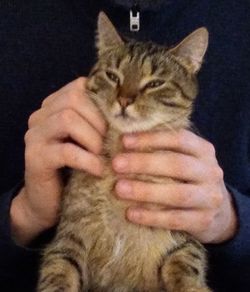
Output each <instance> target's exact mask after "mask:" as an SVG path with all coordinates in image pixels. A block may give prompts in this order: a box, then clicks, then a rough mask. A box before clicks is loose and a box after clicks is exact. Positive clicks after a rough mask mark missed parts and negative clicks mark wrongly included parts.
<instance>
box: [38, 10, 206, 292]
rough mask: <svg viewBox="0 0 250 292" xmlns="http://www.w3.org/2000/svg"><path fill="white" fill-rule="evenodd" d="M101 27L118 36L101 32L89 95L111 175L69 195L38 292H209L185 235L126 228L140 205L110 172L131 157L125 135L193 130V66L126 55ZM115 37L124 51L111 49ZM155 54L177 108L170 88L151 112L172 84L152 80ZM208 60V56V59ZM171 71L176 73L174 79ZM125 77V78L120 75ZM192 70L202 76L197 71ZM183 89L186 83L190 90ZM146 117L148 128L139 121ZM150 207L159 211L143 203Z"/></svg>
mask: <svg viewBox="0 0 250 292" xmlns="http://www.w3.org/2000/svg"><path fill="white" fill-rule="evenodd" d="M100 25H102V26H103V25H104V26H105V25H107V26H108V27H109V29H110V30H111V36H110V38H109V36H106V34H107V31H106V30H105V29H103V33H100V32H99V33H100V34H101V35H100V36H99V37H100V39H99V54H100V58H99V61H98V62H97V64H96V66H95V67H94V68H93V70H92V72H91V74H90V76H89V79H88V82H87V89H88V92H89V95H90V97H91V98H92V99H93V101H94V102H95V103H96V105H97V106H98V107H99V108H100V109H101V111H102V112H103V113H104V116H105V117H106V119H107V120H108V123H109V130H108V133H107V135H106V138H105V144H104V149H103V160H104V164H105V170H104V174H103V176H102V178H98V177H95V176H93V175H90V174H87V173H84V172H80V171H74V172H73V175H72V177H71V179H70V181H69V183H68V185H67V187H66V189H65V192H64V196H63V202H62V211H61V219H60V223H59V225H58V229H57V234H56V237H55V239H54V240H53V242H52V243H51V244H50V245H49V246H48V248H47V249H46V250H45V254H44V259H43V265H42V269H41V276H40V280H39V287H38V291H39V292H42V291H43V292H45V291H46V292H52V291H54V292H55V291H65V292H66V291H69V292H82V291H93V292H99V291H100V292H101V291H102V292H104V291H110V292H111V291H112V292H129V291H131V292H132V291H134V292H136V291H138V292H142V291H145V292H146V291H150V292H154V291H168V292H172V291H176V292H191V291H193V292H198V291H204V292H205V291H210V290H209V288H208V287H207V286H206V284H205V269H206V256H205V251H204V248H203V247H202V245H201V244H200V243H199V242H197V241H196V240H194V239H193V238H191V237H190V236H189V235H187V234H186V233H184V232H171V231H168V230H164V229H160V228H150V227H144V226H140V225H136V224H133V223H130V222H129V221H127V220H126V217H125V212H126V209H127V208H128V207H129V206H131V205H133V204H136V203H134V202H130V201H122V200H118V199H117V196H116V194H115V191H114V186H115V184H116V182H117V180H118V176H117V174H116V173H115V172H114V171H113V170H112V165H111V162H112V158H113V157H114V156H115V155H116V154H118V153H120V152H124V151H125V149H123V146H122V143H121V137H122V134H123V133H124V132H135V131H143V130H155V131H156V130H157V131H161V130H166V129H170V130H178V129H183V128H188V126H189V115H190V113H191V104H192V101H193V99H194V97H195V96H196V93H197V85H196V81H195V80H194V78H193V74H189V75H188V74H187V73H186V72H185V70H188V69H186V67H185V66H187V68H188V66H189V65H190V64H189V63H188V62H186V63H185V61H184V64H185V66H183V65H180V64H178V62H179V61H178V59H175V58H174V57H173V56H174V51H173V52H171V53H167V54H165V55H163V48H160V47H158V48H157V47H156V46H153V45H152V44H148V45H146V44H144V45H143V44H140V43H133V42H131V43H130V44H129V45H126V46H125V47H124V43H123V42H122V40H121V39H120V38H119V36H118V35H117V33H116V32H115V30H114V28H113V27H112V26H110V25H111V24H110V23H109V21H108V20H107V19H106V17H105V16H104V15H101V16H100V18H99V30H100ZM102 34H103V35H102ZM111 37H112V38H111ZM115 37H116V38H117V40H116V41H117V42H118V45H117V44H112V42H114V40H115ZM105 42H106V46H105V44H104V43H105ZM109 42H111V43H109ZM119 42H120V43H119ZM107 44H108V46H111V47H112V46H114V45H115V50H114V49H111V52H110V51H109V49H108V46H107ZM122 46H123V48H120V47H122ZM204 47H206V45H204ZM103 48H104V49H103ZM178 50H180V48H179V47H177V51H178ZM143 52H144V53H143ZM150 52H151V55H155V57H156V59H157V60H158V62H159V63H160V61H161V58H160V56H161V55H162V67H163V65H164V64H165V67H163V68H162V70H161V71H164V70H165V71H167V73H166V72H162V73H161V74H165V75H166V74H167V76H168V78H176V76H175V75H176V74H177V75H178V74H179V76H178V79H177V80H176V81H175V82H172V88H171V86H168V87H169V88H168V89H167V91H168V92H173V90H174V89H173V85H174V86H176V88H175V91H176V93H175V98H174V100H169V99H167V98H166V97H165V95H164V92H166V88H165V89H164V88H163V89H164V92H161V91H159V92H158V98H159V99H160V100H161V105H159V104H156V106H155V107H154V106H153V103H151V104H150V107H149V106H148V107H147V106H146V105H145V98H146V97H144V96H146V94H145V91H147V90H148V89H149V93H148V92H147V98H149V97H150V90H151V89H153V91H154V88H158V87H159V88H161V86H163V87H164V84H165V81H164V83H161V82H163V81H162V80H163V78H158V79H154V80H153V82H156V83H152V80H151V79H149V78H148V76H149V75H150V74H151V75H152V74H155V72H153V71H157V70H158V68H154V67H155V66H156V65H155V64H154V62H155V61H152V60H154V59H152V56H151V57H150ZM204 52H205V49H204V48H203V49H202V52H201V53H200V55H201V57H203V55H204ZM157 54H158V55H157ZM114 56H115V57H114ZM124 56H125V57H124ZM148 56H149V60H147V58H148ZM150 58H151V59H150ZM181 61H182V59H181ZM200 61H201V60H198V62H200ZM163 63H164V64H163ZM114 64H115V65H114ZM139 64H140V65H139ZM142 64H143V65H142ZM166 64H167V65H166ZM114 66H116V68H114ZM169 67H172V68H173V69H172V71H171V70H169ZM103 68H106V69H105V70H104V69H103ZM107 68H108V71H107ZM142 68H143V70H142ZM118 69H119V70H120V71H122V72H126V74H125V73H124V74H123V75H122V74H120V72H118V71H119V70H118ZM163 69H164V70H163ZM168 70H169V72H168ZM191 70H193V71H195V65H194V66H193V69H191ZM149 72H150V73H149ZM180 72H182V73H180ZM103 74H106V75H105V77H104V75H103ZM116 74H117V75H116ZM185 74H186V75H187V77H186V79H188V81H186V85H185V80H184V79H185V77H184V76H185ZM158 76H159V72H158ZM107 79H108V80H107ZM157 82H158V83H157ZM138 83H139V84H140V87H141V88H142V89H141V90H139V92H140V93H139V96H140V97H141V99H142V101H141V103H139V102H138V103H137V104H136V102H135V99H138V100H139V97H138V88H136V84H137V85H138ZM180 83H183V88H182V87H180ZM188 83H189V85H188ZM121 84H123V86H121ZM169 84H170V83H169ZM181 86H182V85H181ZM163 89H162V91H163ZM105 90H106V91H105ZM177 91H178V94H177ZM111 92H112V94H113V95H114V96H118V97H116V98H117V99H118V100H119V102H115V103H114V97H113V99H112V94H111ZM117 92H119V93H117ZM105 94H106V95H105ZM108 94H109V95H110V96H108ZM135 94H137V95H136V97H135ZM151 95H152V93H151ZM104 96H106V99H104ZM148 96H149V97H148ZM183 96H184V97H183ZM132 97H133V98H132ZM108 98H110V101H109V100H108V101H107V99H108ZM116 98H115V99H116ZM143 98H144V100H143ZM150 98H151V99H152V97H150ZM148 102H150V101H148ZM133 104H135V106H134V105H133ZM131 105H132V106H131ZM166 107H168V108H169V109H168V111H169V112H168V115H166V112H164V110H165V108H166ZM156 112H157V115H155V116H154V114H155V113H156ZM138 113H140V115H139V114H138ZM150 115H152V119H150ZM141 117H143V119H144V120H142V119H141V120H138V121H136V120H137V119H140V118H141ZM151 151H152V150H151V149H148V152H151ZM144 152H145V149H144ZM129 178H130V179H137V180H142V181H147V182H154V183H157V182H161V183H171V182H173V181H172V180H171V179H170V178H166V177H159V176H158V177H157V176H152V175H151V176H150V175H142V174H134V175H130V176H129ZM141 204H142V203H141ZM144 207H151V208H152V207H155V208H159V207H160V206H156V205H155V206H154V205H153V204H148V206H147V204H146V203H144Z"/></svg>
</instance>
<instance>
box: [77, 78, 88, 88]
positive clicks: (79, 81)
mask: <svg viewBox="0 0 250 292" xmlns="http://www.w3.org/2000/svg"><path fill="white" fill-rule="evenodd" d="M85 82H86V78H85V77H82V76H80V77H78V78H77V79H76V87H77V88H79V89H81V90H83V89H84V84H85Z"/></svg>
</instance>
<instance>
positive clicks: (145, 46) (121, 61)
mask: <svg viewBox="0 0 250 292" xmlns="http://www.w3.org/2000/svg"><path fill="white" fill-rule="evenodd" d="M107 61H108V63H109V64H108V65H109V66H111V67H113V68H114V69H118V70H119V71H120V72H122V73H125V74H135V73H136V74H139V75H153V74H155V73H159V72H158V71H160V72H162V71H163V69H165V71H168V67H170V63H171V62H172V61H171V56H170V54H169V52H168V50H167V48H166V47H162V46H159V45H155V44H154V43H151V42H149V43H141V42H135V41H131V42H127V43H126V44H125V45H123V46H121V47H119V48H117V49H116V50H114V51H113V52H112V54H111V56H110V58H108V60H107Z"/></svg>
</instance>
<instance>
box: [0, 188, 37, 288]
mask: <svg viewBox="0 0 250 292" xmlns="http://www.w3.org/2000/svg"><path fill="white" fill-rule="evenodd" d="M19 189H20V186H19V187H15V188H14V189H12V190H11V191H9V192H7V193H4V194H2V195H1V196H0V290H1V291H18V286H19V289H20V285H22V287H27V289H26V290H25V291H31V290H30V289H29V288H28V287H30V286H32V285H33V283H32V280H31V282H29V284H28V285H27V279H35V278H36V276H34V275H32V273H35V271H36V270H37V263H38V259H39V249H31V248H25V247H21V246H18V245H17V244H16V243H15V242H14V241H13V239H12V237H11V230H10V215H9V214H10V206H11V201H12V199H13V198H14V197H15V195H16V194H17V193H18V191H19ZM31 275H32V278H30V277H31ZM27 276H30V277H29V278H27ZM24 279H25V280H26V283H25V282H24ZM4 289H8V290H4ZM10 289H11V290H10Z"/></svg>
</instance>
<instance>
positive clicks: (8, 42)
mask: <svg viewBox="0 0 250 292" xmlns="http://www.w3.org/2000/svg"><path fill="white" fill-rule="evenodd" d="M119 2H122V1H119ZM125 2H126V1H125ZM160 2H161V1H160ZM162 2H163V3H164V4H163V5H161V6H159V7H156V8H154V9H153V10H150V8H149V7H147V8H146V9H144V10H142V13H141V31H140V32H139V33H129V14H128V7H126V5H125V6H119V5H116V4H114V3H115V0H113V1H109V0H104V1H87V0H86V1H85V0H71V1H69V0H60V1H59V0H53V1H48V0H37V1H33V0H22V1H15V0H7V1H1V4H0V76H1V77H0V137H1V138H0V139H1V140H0V141H1V143H0V161H1V169H2V175H1V176H0V194H1V195H0V214H1V215H0V216H1V217H0V291H25V292H29V291H34V287H35V282H36V279H37V271H38V260H39V255H40V252H39V250H37V249H31V248H30V249H28V248H27V249H25V248H22V247H18V246H16V245H15V243H14V242H13V240H12V238H11V235H10V222H9V208H10V204H11V200H12V198H13V197H14V196H15V195H16V193H17V190H18V187H15V186H16V185H18V184H19V183H21V182H22V179H23V172H24V143H23V136H24V134H25V131H26V130H27V119H28V117H29V115H30V114H31V113H32V112H33V111H34V110H36V109H37V108H39V107H40V104H41V101H42V100H43V99H44V98H45V97H46V96H48V95H49V94H51V93H52V92H54V91H56V90H57V89H59V88H60V87H61V86H63V85H65V84H66V83H68V82H69V81H71V80H73V79H75V78H76V77H78V76H81V75H83V76H86V75H87V74H88V72H89V69H90V67H91V66H92V64H93V63H94V60H95V49H94V31H95V29H96V17H97V14H98V12H99V11H100V10H104V11H105V12H106V13H107V14H108V15H109V17H110V18H111V20H112V21H113V22H114V24H115V25H116V26H117V27H118V29H119V30H120V31H121V32H123V33H124V34H125V35H127V36H130V37H131V36H132V37H133V38H137V39H140V40H153V41H156V42H158V43H161V44H168V45H173V44H175V43H177V42H178V41H180V40H181V39H182V38H183V37H185V36H186V35H187V34H189V33H190V32H192V31H193V30H194V29H196V28H198V27H200V26H206V27H207V28H208V30H209V32H210V44H209V49H208V52H207V54H206V58H205V63H204V64H203V67H202V70H201V72H200V74H199V81H200V94H199V96H198V99H197V102H196V105H195V112H194V114H193V117H192V119H193V122H194V124H195V125H196V127H197V128H198V129H199V132H200V133H201V135H202V136H203V137H205V138H206V139H208V140H209V141H210V142H212V143H213V144H214V146H215V148H216V153H217V158H218V161H219V164H220V165H221V167H222V168H223V170H224V174H225V182H226V184H227V185H228V188H229V189H230V191H231V193H232V195H233V198H234V201H235V207H236V210H237V213H238V217H239V230H238V233H237V235H236V236H235V237H234V238H233V239H232V240H230V241H229V242H225V243H223V244H219V245H208V246H207V248H208V254H209V261H210V264H209V266H210V268H209V282H210V285H211V286H212V287H213V288H214V289H215V291H219V292H222V291H227V292H230V291H240V292H241V291H242V292H243V291H250V94H249V92H250V62H249V57H250V55H249V48H250V29H249V28H250V18H249V15H250V2H249V1H245V0H238V1H234V0H228V1H223V0H190V1H186V0H173V1H167V0H166V1H162ZM97 3H102V4H97ZM9 190H10V191H9ZM46 236H47V234H46V233H45V237H46Z"/></svg>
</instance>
